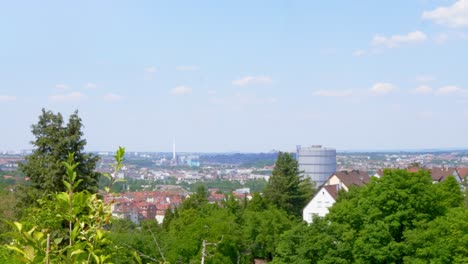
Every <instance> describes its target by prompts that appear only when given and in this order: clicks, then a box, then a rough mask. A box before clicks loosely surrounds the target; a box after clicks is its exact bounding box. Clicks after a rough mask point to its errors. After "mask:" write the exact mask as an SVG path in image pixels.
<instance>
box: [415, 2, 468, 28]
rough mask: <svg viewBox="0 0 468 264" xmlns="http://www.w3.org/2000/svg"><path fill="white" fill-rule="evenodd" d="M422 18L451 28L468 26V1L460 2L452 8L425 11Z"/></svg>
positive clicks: (445, 7)
mask: <svg viewBox="0 0 468 264" xmlns="http://www.w3.org/2000/svg"><path fill="white" fill-rule="evenodd" d="M422 18H423V19H428V20H432V21H434V22H435V23H437V24H440V25H446V26H449V27H465V26H468V0H458V1H457V2H455V3H454V4H453V5H451V6H444V7H438V8H436V9H434V10H432V11H424V12H423V14H422Z"/></svg>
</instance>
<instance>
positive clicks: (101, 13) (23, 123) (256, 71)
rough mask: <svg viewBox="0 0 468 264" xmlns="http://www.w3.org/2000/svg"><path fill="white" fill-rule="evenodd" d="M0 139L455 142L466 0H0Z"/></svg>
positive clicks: (245, 145)
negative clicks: (44, 125)
mask: <svg viewBox="0 0 468 264" xmlns="http://www.w3.org/2000/svg"><path fill="white" fill-rule="evenodd" d="M0 34H1V38H0V121H1V127H0V150H20V149H31V148H32V145H31V144H30V141H32V140H34V138H33V136H32V134H31V125H32V124H34V123H36V122H37V120H38V116H39V115H40V113H41V109H42V108H45V109H46V110H51V111H53V112H55V113H56V112H60V113H62V114H63V115H64V116H66V117H68V115H70V114H71V113H72V112H73V111H74V110H75V109H77V110H78V111H79V116H80V117H81V118H82V120H83V123H84V126H85V128H84V137H85V138H86V140H87V147H86V150H88V151H104V150H106V151H111V150H116V149H117V147H118V146H124V147H126V148H127V149H128V150H131V151H171V150H172V143H173V139H174V138H175V139H176V147H177V150H178V151H185V152H233V151H239V152H266V151H270V150H273V149H275V150H282V151H292V150H294V149H295V146H296V145H310V144H321V145H324V146H327V147H332V148H336V149H338V150H356V149H372V150H383V149H385V150H389V149H391V150H397V149H421V148H424V149H427V148H464V147H468V73H467V72H468V71H467V69H468V0H392V1H374V0H359V1H338V0H328V1H308V0H304V1H299V0H288V1H286V0H285V1H280V0H278V1H274V0H263V1H262V0H258V1H251V0H246V1H242V0H238V1H219V0H213V1H208V0H200V1H178V0H173V1H105V0H103V1H94V0H93V1H48V0H44V1H1V2H0Z"/></svg>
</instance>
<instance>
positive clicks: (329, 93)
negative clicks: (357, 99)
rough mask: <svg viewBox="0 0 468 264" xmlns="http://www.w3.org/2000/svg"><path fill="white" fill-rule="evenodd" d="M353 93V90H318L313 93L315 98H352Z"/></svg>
mask: <svg viewBox="0 0 468 264" xmlns="http://www.w3.org/2000/svg"><path fill="white" fill-rule="evenodd" d="M352 94H353V91H351V90H318V91H315V92H314V93H313V95H315V96H322V97H347V96H351V95H352Z"/></svg>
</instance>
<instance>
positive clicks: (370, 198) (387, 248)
mask: <svg viewBox="0 0 468 264" xmlns="http://www.w3.org/2000/svg"><path fill="white" fill-rule="evenodd" d="M461 206H462V196H461V192H460V187H459V185H458V184H457V183H456V181H455V180H454V179H450V178H449V179H447V180H446V181H444V182H442V183H438V184H432V180H431V177H430V175H429V173H428V172H426V171H423V170H421V171H419V172H417V173H411V172H408V171H406V170H386V171H385V176H384V177H382V178H380V179H377V178H373V179H372V180H371V182H370V183H369V184H368V185H366V186H363V187H360V188H351V189H350V191H349V192H348V193H341V194H340V196H339V198H338V201H337V202H336V203H335V205H334V206H333V207H332V208H330V212H329V214H328V215H327V216H326V217H325V218H323V219H321V218H315V219H314V221H313V223H312V224H311V225H309V226H303V225H301V226H298V227H295V228H294V229H293V230H291V231H289V232H287V233H286V234H285V235H284V236H282V238H281V241H280V242H279V245H278V247H277V254H278V257H277V258H276V259H275V260H274V263H403V262H408V263H429V262H430V263H454V262H455V261H459V262H458V263H463V261H466V258H464V257H466V250H465V248H466V247H465V244H466V243H464V242H460V241H464V240H463V239H465V241H467V240H466V238H467V236H468V229H467V228H466V226H467V225H466V224H467V222H466V209H463V208H461ZM447 212H449V213H448V214H447ZM444 241H446V243H445V244H444ZM452 241H454V242H453V243H452ZM455 241H456V242H455ZM442 244H444V245H442ZM435 247H439V251H437V250H435ZM450 252H455V253H454V256H453V257H448V256H450Z"/></svg>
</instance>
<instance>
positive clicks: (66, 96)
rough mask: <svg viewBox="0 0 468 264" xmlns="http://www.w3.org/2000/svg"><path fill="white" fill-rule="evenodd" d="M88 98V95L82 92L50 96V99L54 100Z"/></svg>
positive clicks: (73, 100) (65, 100) (68, 100)
mask: <svg viewBox="0 0 468 264" xmlns="http://www.w3.org/2000/svg"><path fill="white" fill-rule="evenodd" d="M86 99H87V97H86V96H85V95H84V94H82V93H80V92H71V93H68V94H58V95H51V96H49V100H51V101H54V102H79V101H83V100H86Z"/></svg>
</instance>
